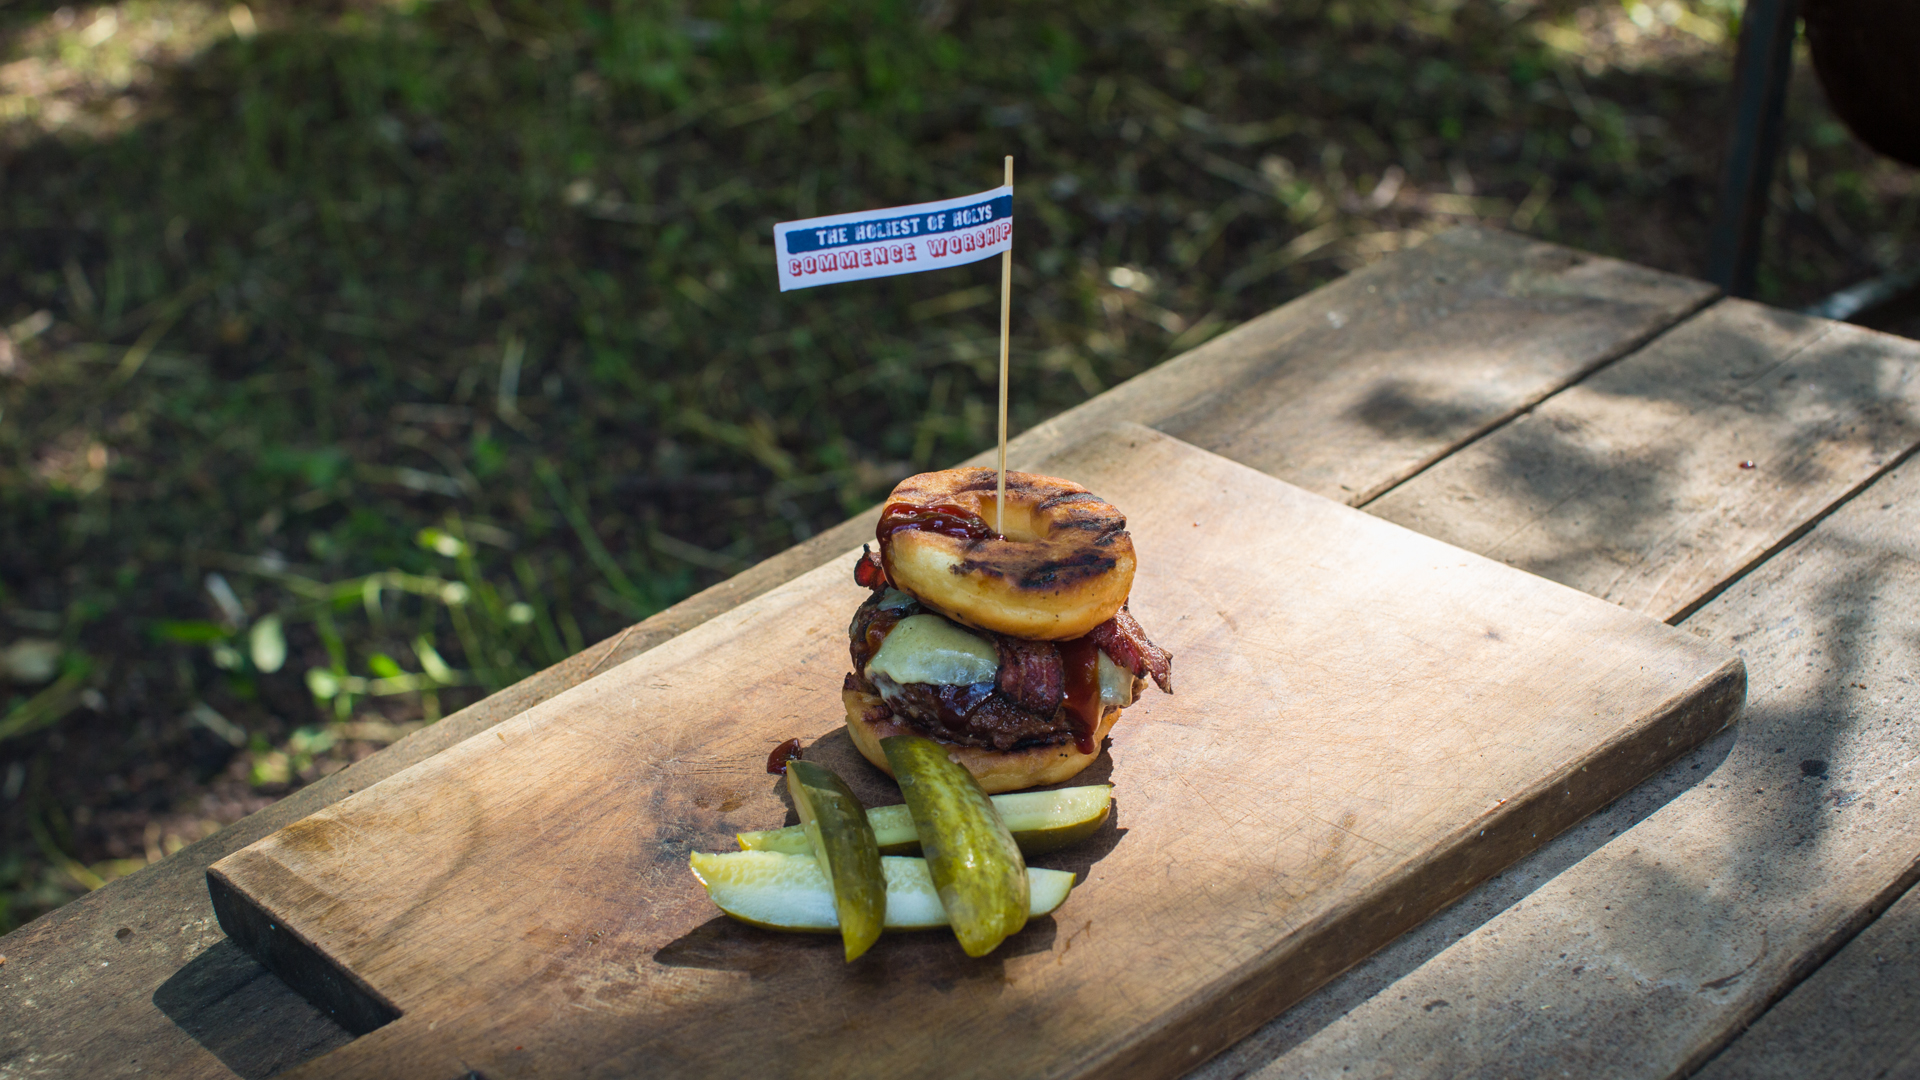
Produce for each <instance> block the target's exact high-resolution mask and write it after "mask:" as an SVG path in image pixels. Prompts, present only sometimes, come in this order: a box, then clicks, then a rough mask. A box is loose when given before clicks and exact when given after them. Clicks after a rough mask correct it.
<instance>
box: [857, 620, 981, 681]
mask: <svg viewBox="0 0 1920 1080" xmlns="http://www.w3.org/2000/svg"><path fill="white" fill-rule="evenodd" d="M999 672H1000V651H999V650H998V649H996V648H994V647H993V642H991V641H988V640H987V639H985V638H983V637H980V636H979V635H977V634H970V633H968V632H967V631H965V630H962V629H961V628H960V627H958V626H955V625H954V624H953V623H951V622H948V621H947V620H946V619H943V618H941V617H940V616H938V615H914V616H911V617H909V618H905V619H901V620H900V622H899V623H898V624H897V625H895V626H894V628H893V630H892V631H891V632H889V633H888V634H887V639H886V640H885V641H883V642H881V643H880V651H879V652H876V653H874V654H873V659H871V660H869V661H867V672H866V674H867V678H869V679H876V676H884V677H886V678H888V679H891V680H893V681H894V682H896V683H900V684H902V685H904V684H906V683H932V684H934V685H938V686H968V685H972V684H974V683H990V682H993V681H994V679H995V678H996V677H997V676H998V674H999ZM876 681H878V680H877V679H876Z"/></svg>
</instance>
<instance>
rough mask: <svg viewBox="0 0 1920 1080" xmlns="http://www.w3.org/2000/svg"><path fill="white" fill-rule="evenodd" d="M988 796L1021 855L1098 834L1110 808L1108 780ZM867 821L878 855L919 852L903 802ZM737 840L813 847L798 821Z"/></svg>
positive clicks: (770, 846)
mask: <svg viewBox="0 0 1920 1080" xmlns="http://www.w3.org/2000/svg"><path fill="white" fill-rule="evenodd" d="M988 798H989V799H990V800H991V801H992V803H993V808H994V810H996V811H998V812H999V814H1000V820H1001V821H1002V822H1003V823H1005V825H1006V826H1007V831H1008V832H1011V833H1012V834H1013V842H1014V843H1016V844H1018V845H1020V852H1021V854H1023V855H1038V854H1040V853H1042V852H1046V851H1053V850H1056V849H1058V848H1063V847H1066V846H1067V845H1068V844H1074V843H1078V842H1080V841H1082V840H1085V839H1086V838H1087V837H1089V836H1092V835H1093V834H1094V833H1095V832H1098V831H1099V829H1100V826H1101V825H1104V824H1105V823H1106V820H1107V816H1108V815H1109V814H1111V813H1112V812H1113V785H1112V784H1090V785H1087V786H1085V787H1070V788H1061V789H1060V790H1058V791H1016V792H1012V793H1009V794H1006V795H991V796H988ZM867 823H868V824H870V825H872V826H873V836H874V842H875V843H877V844H879V845H880V854H882V855H918V854H919V853H920V834H919V833H917V832H915V831H914V829H913V815H912V813H911V812H909V811H908V810H907V807H906V804H905V803H895V804H894V805H892V806H876V807H874V808H872V809H870V810H868V811H867ZM737 839H738V840H739V841H740V846H741V847H742V848H745V849H746V850H748V851H784V852H787V853H789V854H792V855H805V854H807V853H808V852H811V851H812V850H813V848H812V846H811V845H810V844H809V843H808V841H807V831H806V830H805V829H804V828H802V827H801V826H799V825H789V826H787V827H786V828H784V829H766V830H763V831H760V832H743V833H740V834H739V836H738V837H737Z"/></svg>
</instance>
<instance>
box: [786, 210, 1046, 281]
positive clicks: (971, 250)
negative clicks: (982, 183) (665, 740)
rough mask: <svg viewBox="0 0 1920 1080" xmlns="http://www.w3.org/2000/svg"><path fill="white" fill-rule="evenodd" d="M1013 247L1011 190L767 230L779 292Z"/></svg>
mask: <svg viewBox="0 0 1920 1080" xmlns="http://www.w3.org/2000/svg"><path fill="white" fill-rule="evenodd" d="M1012 246H1013V188H1012V187H1010V186H1008V187H997V188H994V189H993V190H992V191H983V192H981V193H980V194H978V195H967V196H964V197H962V198H958V199H947V200H945V201H943V202H930V203H920V204H918V205H915V206H895V207H892V208H890V209H886V210H867V211H863V212H861V213H858V214H835V215H832V216H831V217H817V218H808V219H806V220H805V221H785V222H781V223H780V224H778V225H775V226H774V227H773V247H774V251H775V253H776V255H777V256H778V258H779V260H780V291H781V292H786V291H787V290H788V289H809V288H812V287H813V286H815V285H831V284H833V283H834V282H836V281H859V280H861V279H863V278H877V277H891V276H892V275H894V274H917V273H919V272H920V271H922V270H939V269H942V268H944V267H948V266H960V265H962V264H965V263H970V262H978V261H979V260H981V259H984V258H987V257H988V256H991V255H998V254H1000V253H1001V252H1003V251H1006V250H1007V249H1008V248H1010V247H1012Z"/></svg>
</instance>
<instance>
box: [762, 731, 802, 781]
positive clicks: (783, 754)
mask: <svg viewBox="0 0 1920 1080" xmlns="http://www.w3.org/2000/svg"><path fill="white" fill-rule="evenodd" d="M799 757H800V740H799V739H788V740H787V741H786V742H783V743H781V744H780V745H779V746H776V747H774V748H773V753H771V754H769V755H767V771H768V772H770V773H772V774H773V775H775V776H785V775H787V762H789V761H795V760H798V759H799Z"/></svg>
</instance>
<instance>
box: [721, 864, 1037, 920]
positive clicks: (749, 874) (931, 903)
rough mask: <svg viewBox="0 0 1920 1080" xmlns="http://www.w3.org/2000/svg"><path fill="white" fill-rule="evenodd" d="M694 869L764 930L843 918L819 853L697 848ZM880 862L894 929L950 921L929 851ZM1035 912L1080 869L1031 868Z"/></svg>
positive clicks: (731, 909) (727, 906)
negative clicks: (929, 868) (929, 864)
mask: <svg viewBox="0 0 1920 1080" xmlns="http://www.w3.org/2000/svg"><path fill="white" fill-rule="evenodd" d="M689 863H690V865H691V866H692V867H693V874H694V876H695V877H697V878H699V879H700V884H702V885H704V886H706V889H707V895H708V896H709V897H711V898H712V899H713V902H714V903H715V904H717V905H718V906H719V908H720V910H721V911H724V912H726V913H727V914H728V915H731V916H733V917H734V918H735V919H738V920H739V921H741V922H743V923H746V924H747V925H749V926H758V927H760V928H761V929H764V930H788V931H810V932H814V933H831V932H832V931H834V930H837V929H839V927H840V919H839V916H838V914H836V913H835V912H834V910H833V888H832V887H831V886H829V885H828V884H827V876H826V875H825V874H823V873H821V872H820V864H819V863H818V862H816V861H815V860H814V858H813V856H812V855H787V854H783V853H781V852H777V851H725V852H720V853H718V854H709V853H706V852H700V851H696V852H694V853H693V855H692V857H691V858H690V859H689ZM880 866H881V870H882V872H883V873H885V874H886V878H887V929H888V930H926V929H930V928H933V927H940V926H945V925H947V913H946V910H945V909H944V908H942V907H941V906H940V896H939V894H938V893H936V892H935V891H934V888H933V875H932V874H929V873H928V872H927V861H926V860H925V859H912V858H906V857H904V856H896V855H886V856H882V857H881V859H880ZM1027 880H1028V882H1029V883H1030V890H1029V900H1028V906H1027V914H1028V915H1029V916H1032V917H1034V918H1038V917H1039V916H1042V915H1045V914H1047V913H1048V912H1050V911H1052V910H1053V909H1055V908H1057V907H1059V906H1060V905H1061V904H1063V903H1065V902H1066V899H1067V894H1068V893H1069V892H1070V891H1071V890H1072V889H1073V875H1072V874H1070V873H1068V872H1067V871H1065V870H1042V869H1040V868H1038V867H1031V866H1030V867H1028V868H1027Z"/></svg>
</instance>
